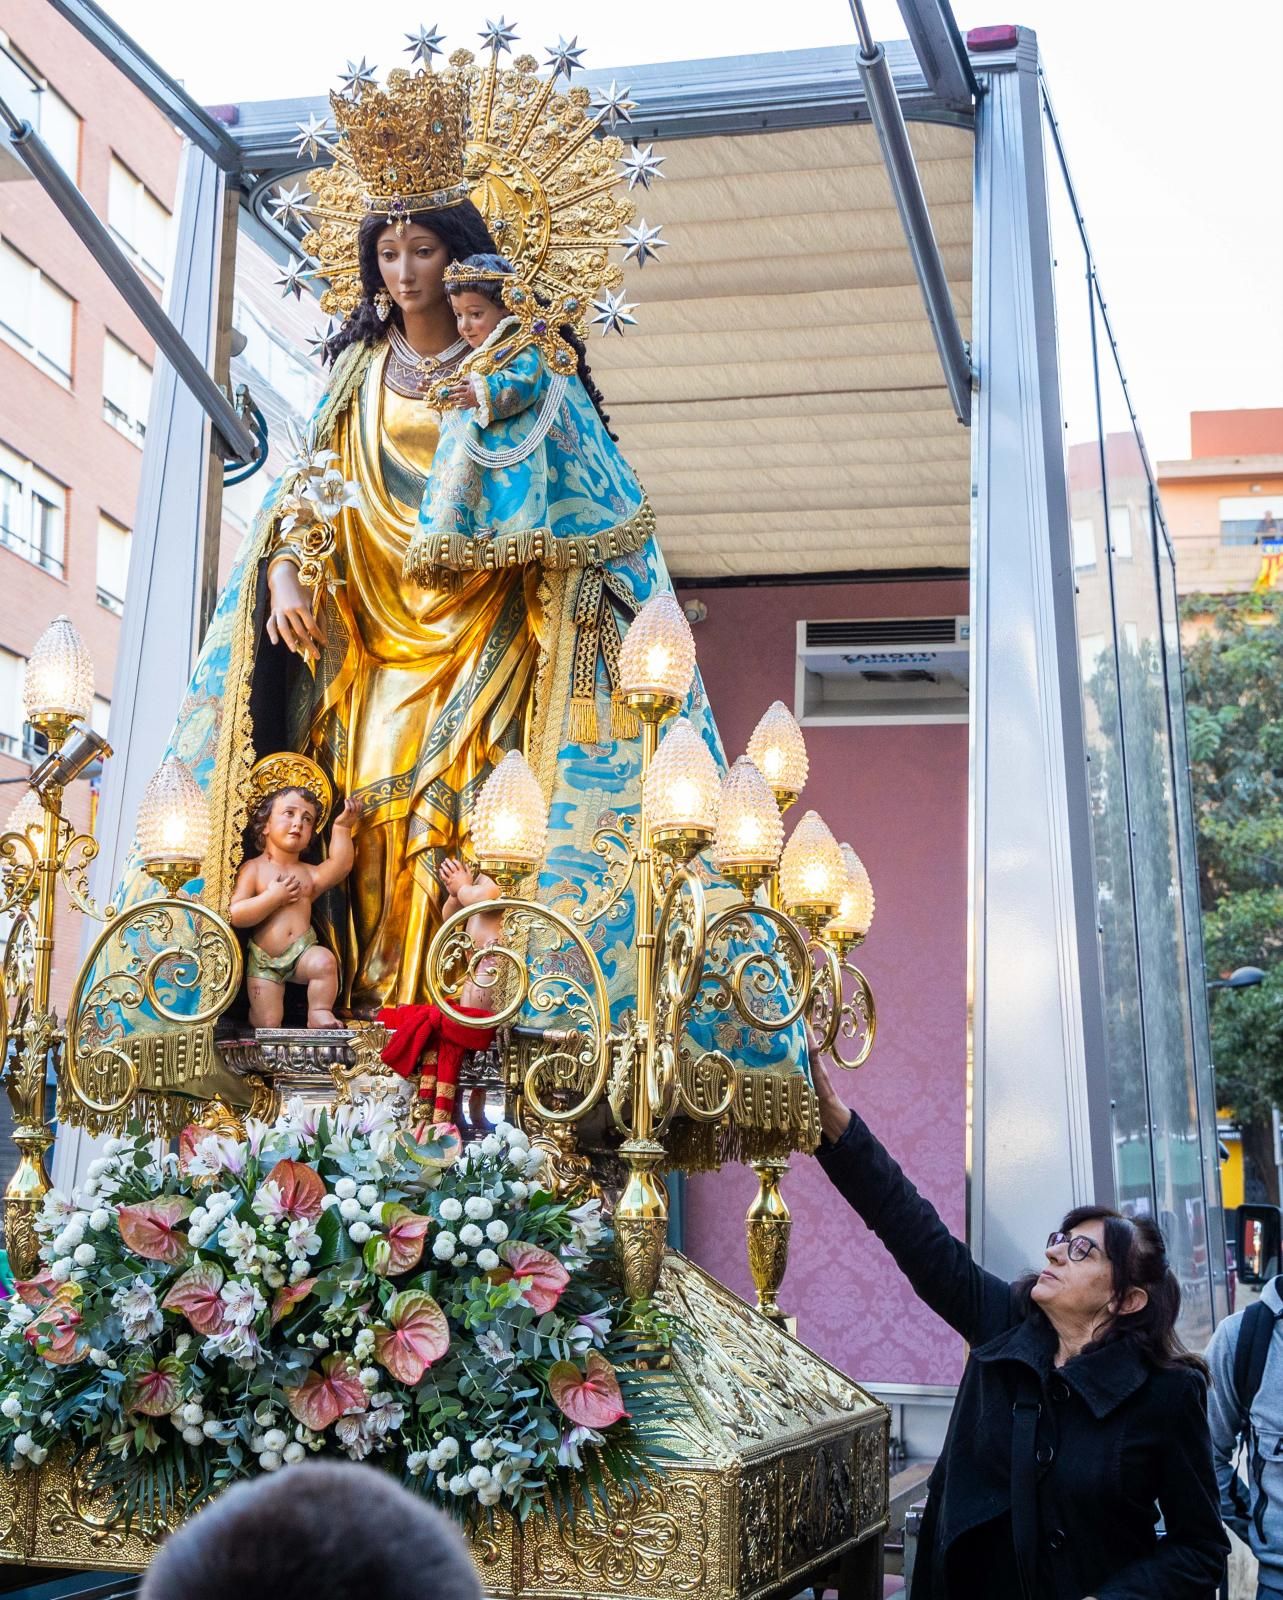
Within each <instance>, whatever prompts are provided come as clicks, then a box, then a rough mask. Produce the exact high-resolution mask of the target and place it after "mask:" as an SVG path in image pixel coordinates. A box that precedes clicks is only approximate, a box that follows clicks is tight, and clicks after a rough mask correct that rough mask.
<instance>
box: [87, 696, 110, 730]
mask: <svg viewBox="0 0 1283 1600" xmlns="http://www.w3.org/2000/svg"><path fill="white" fill-rule="evenodd" d="M110 720H111V701H110V700H105V699H104V698H103V697H102V695H100V694H96V695H95V696H94V705H93V710H92V711H91V712H90V713H89V726H90V727H91V728H92V729H93V730H94V732H95V733H100V734H102V736H103V738H104V739H105V738H106V737H107V724H108V722H110Z"/></svg>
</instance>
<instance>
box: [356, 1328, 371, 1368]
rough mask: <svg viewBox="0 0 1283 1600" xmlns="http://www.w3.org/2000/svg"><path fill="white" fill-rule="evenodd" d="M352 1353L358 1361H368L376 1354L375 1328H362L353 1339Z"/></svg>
mask: <svg viewBox="0 0 1283 1600" xmlns="http://www.w3.org/2000/svg"><path fill="white" fill-rule="evenodd" d="M352 1354H353V1355H354V1356H355V1357H356V1359H357V1360H358V1361H366V1360H368V1359H369V1357H370V1356H372V1355H373V1354H374V1329H373V1328H362V1329H361V1331H360V1332H359V1333H358V1334H357V1336H356V1338H355V1339H353V1341H352Z"/></svg>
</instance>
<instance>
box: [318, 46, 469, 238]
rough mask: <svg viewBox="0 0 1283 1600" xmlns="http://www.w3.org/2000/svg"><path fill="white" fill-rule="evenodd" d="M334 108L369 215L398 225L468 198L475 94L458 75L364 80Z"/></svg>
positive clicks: (400, 74)
mask: <svg viewBox="0 0 1283 1600" xmlns="http://www.w3.org/2000/svg"><path fill="white" fill-rule="evenodd" d="M330 106H331V108H332V109H333V112H334V121H335V123H336V125H337V127H338V128H339V130H340V132H341V133H343V134H345V135H346V136H347V146H346V148H347V154H348V156H349V157H350V159H351V163H352V166H353V167H354V168H355V169H356V172H357V175H358V177H359V178H360V181H361V184H362V186H363V189H364V199H365V206H366V209H367V210H368V211H377V212H382V213H383V214H385V215H386V216H387V219H388V221H389V222H396V221H397V220H398V219H399V218H402V217H405V216H408V215H409V214H410V213H411V212H414V211H429V210H435V209H437V208H438V207H441V206H451V205H457V204H458V203H459V202H460V201H461V200H466V199H467V197H468V188H469V185H468V183H467V181H466V180H465V178H464V175H463V169H464V155H465V149H466V141H467V127H468V92H467V88H466V86H465V85H464V84H463V83H461V82H460V81H459V80H458V79H457V78H456V77H454V76H453V75H451V76H447V75H446V74H444V73H436V72H428V71H421V72H408V71H405V70H404V69H398V70H397V71H395V72H391V73H389V74H388V80H387V85H386V87H385V88H382V89H380V88H379V87H378V86H377V85H376V84H373V83H370V82H367V81H362V82H360V84H359V85H358V87H357V90H356V92H355V93H354V94H353V95H351V96H348V95H342V94H332V95H331V96H330Z"/></svg>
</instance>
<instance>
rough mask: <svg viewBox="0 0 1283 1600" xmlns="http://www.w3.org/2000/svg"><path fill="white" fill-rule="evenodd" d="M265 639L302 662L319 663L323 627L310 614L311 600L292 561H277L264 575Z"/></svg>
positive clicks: (321, 623)
mask: <svg viewBox="0 0 1283 1600" xmlns="http://www.w3.org/2000/svg"><path fill="white" fill-rule="evenodd" d="M267 596H268V613H267V637H268V638H269V639H270V640H271V641H272V643H273V644H284V645H285V647H286V649H288V650H292V651H293V652H294V654H295V655H296V656H302V657H304V659H305V660H308V661H316V660H319V659H320V654H321V650H322V648H323V647H324V645H325V625H324V623H323V622H322V621H321V619H320V617H318V616H316V615H314V614H313V611H312V599H311V596H310V595H309V594H308V592H307V590H306V589H304V587H303V585H302V582H301V581H300V579H299V575H298V568H297V567H296V566H295V565H294V563H293V562H292V561H277V562H276V563H275V564H274V565H273V567H272V568H271V570H270V571H269V572H268V574H267Z"/></svg>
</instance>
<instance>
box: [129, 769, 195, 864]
mask: <svg viewBox="0 0 1283 1600" xmlns="http://www.w3.org/2000/svg"><path fill="white" fill-rule="evenodd" d="M137 837H138V853H139V855H140V856H141V857H142V861H143V865H144V866H147V865H149V864H154V863H158V862H168V861H172V862H184V863H194V870H193V871H192V872H191V873H190V874H189V876H190V877H193V878H194V877H195V876H196V870H198V869H199V866H200V863H201V862H202V861H203V860H204V858H205V851H206V850H207V849H208V848H209V805H208V802H207V801H206V799H205V796H204V794H203V793H202V792H201V788H200V785H199V784H198V783H197V782H196V780H195V778H193V777H192V775H191V771H190V770H189V768H188V767H186V766H185V765H184V764H183V763H182V762H181V761H179V760H178V759H177V758H176V757H174V756H171V757H170V758H169V760H168V761H163V762H162V763H161V764H160V766H159V767H157V768H156V770H155V772H153V773H152V775H151V778H150V779H149V780H148V783H147V787H146V789H144V790H143V798H142V802H141V804H140V805H139V807H138V826H137Z"/></svg>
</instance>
